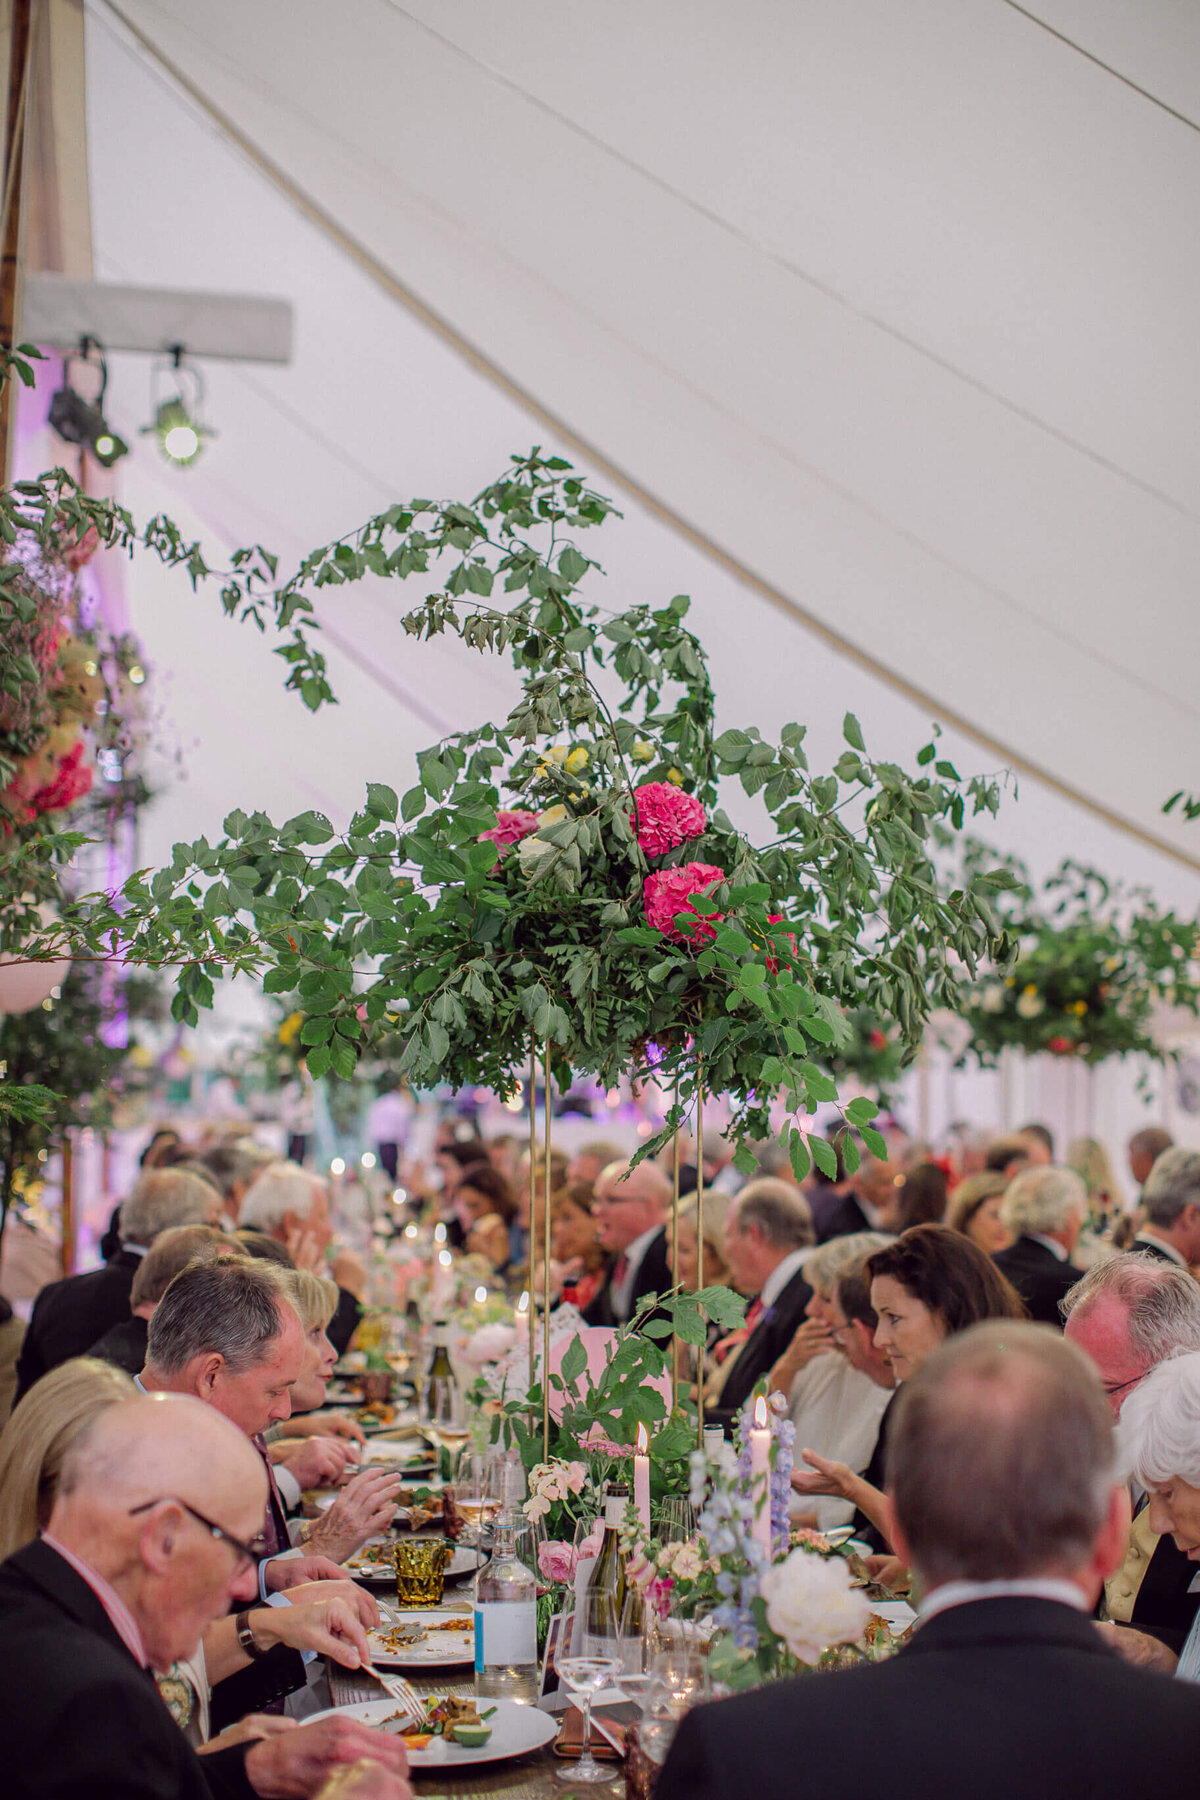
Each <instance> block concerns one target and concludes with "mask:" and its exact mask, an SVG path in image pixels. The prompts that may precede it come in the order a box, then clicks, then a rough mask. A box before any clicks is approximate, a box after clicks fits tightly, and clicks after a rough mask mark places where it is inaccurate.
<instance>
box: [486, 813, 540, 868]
mask: <svg viewBox="0 0 1200 1800" xmlns="http://www.w3.org/2000/svg"><path fill="white" fill-rule="evenodd" d="M537 828H538V816H537V814H536V813H535V812H522V811H520V810H518V811H516V812H505V811H504V810H503V808H501V810H500V811H499V812H498V813H497V814H496V823H495V824H494V825H493V826H492V829H491V830H490V831H481V832H480V834H479V838H480V842H482V841H483V839H484V838H489V839H490V840H491V842H492V843H493V844H498V845H499V847H500V854H501V856H503V855H504V852H505V851H506V850H507V849H509V848H510V847H511V846H512V845H513V844H519V843H520V841H521V839H522V838H524V837H528V836H529V834H530V833H531V832H533V831H536V830H537Z"/></svg>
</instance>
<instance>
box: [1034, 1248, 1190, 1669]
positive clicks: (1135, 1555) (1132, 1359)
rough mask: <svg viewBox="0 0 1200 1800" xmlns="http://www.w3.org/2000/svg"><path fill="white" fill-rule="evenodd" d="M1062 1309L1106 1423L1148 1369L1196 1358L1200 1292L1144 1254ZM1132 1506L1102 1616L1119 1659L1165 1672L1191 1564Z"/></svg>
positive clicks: (1116, 1264) (1177, 1639)
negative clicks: (1097, 1386)
mask: <svg viewBox="0 0 1200 1800" xmlns="http://www.w3.org/2000/svg"><path fill="white" fill-rule="evenodd" d="M1065 1311H1066V1335H1067V1337H1068V1338H1069V1339H1070V1341H1071V1342H1072V1343H1073V1344H1077V1345H1078V1346H1079V1348H1080V1349H1081V1350H1082V1351H1084V1352H1085V1354H1086V1355H1088V1356H1089V1357H1090V1358H1091V1360H1092V1361H1093V1362H1094V1363H1095V1365H1096V1368H1097V1370H1098V1371H1099V1374H1100V1380H1101V1382H1102V1384H1103V1387H1104V1392H1105V1394H1106V1395H1107V1396H1108V1404H1109V1407H1110V1408H1111V1410H1112V1413H1113V1416H1114V1418H1116V1417H1118V1416H1119V1415H1120V1411H1121V1407H1122V1406H1123V1405H1124V1403H1125V1401H1126V1399H1127V1398H1128V1397H1129V1395H1130V1394H1131V1393H1133V1391H1134V1390H1135V1388H1137V1387H1138V1385H1139V1384H1140V1383H1141V1382H1142V1381H1144V1380H1145V1378H1146V1376H1147V1375H1148V1374H1149V1373H1150V1371H1151V1369H1153V1368H1155V1367H1157V1365H1158V1364H1159V1363H1160V1362H1165V1361H1167V1360H1168V1359H1169V1358H1170V1357H1172V1356H1178V1355H1181V1354H1184V1353H1187V1352H1190V1351H1196V1350H1200V1285H1198V1284H1197V1283H1196V1281H1194V1280H1193V1278H1192V1276H1191V1274H1190V1272H1189V1271H1188V1270H1187V1269H1182V1268H1179V1267H1177V1266H1176V1265H1174V1264H1173V1263H1172V1262H1170V1261H1169V1260H1163V1259H1160V1258H1158V1257H1154V1256H1150V1255H1148V1254H1147V1253H1145V1252H1140V1253H1138V1252H1133V1251H1130V1252H1128V1253H1127V1254H1126V1255H1124V1256H1110V1257H1107V1258H1105V1259H1104V1260H1103V1261H1101V1262H1097V1263H1093V1265H1092V1267H1091V1268H1090V1269H1089V1270H1088V1272H1087V1274H1086V1275H1084V1276H1083V1277H1082V1279H1081V1280H1080V1281H1078V1282H1077V1283H1076V1285H1075V1287H1073V1288H1072V1290H1071V1292H1070V1294H1069V1295H1068V1296H1067V1300H1066V1303H1065ZM1131 1498H1132V1500H1133V1503H1134V1507H1135V1511H1137V1516H1136V1517H1135V1519H1134V1522H1133V1530H1132V1531H1131V1532H1130V1537H1129V1546H1128V1549H1127V1550H1126V1553H1125V1559H1124V1561H1123V1562H1122V1564H1121V1567H1120V1568H1119V1569H1117V1570H1116V1572H1115V1573H1114V1574H1113V1575H1111V1576H1110V1577H1109V1579H1108V1581H1107V1582H1106V1583H1105V1598H1104V1606H1103V1611H1104V1613H1105V1614H1106V1616H1107V1617H1108V1618H1109V1619H1112V1620H1116V1621H1118V1622H1119V1623H1120V1625H1121V1626H1122V1628H1123V1629H1122V1630H1121V1631H1120V1632H1119V1634H1118V1638H1117V1642H1118V1646H1119V1648H1120V1649H1121V1650H1122V1652H1123V1653H1124V1654H1125V1655H1128V1656H1129V1657H1131V1658H1133V1659H1136V1660H1139V1661H1142V1662H1145V1663H1149V1664H1154V1665H1157V1666H1159V1667H1170V1666H1172V1665H1173V1662H1174V1658H1175V1655H1176V1654H1177V1653H1178V1651H1179V1650H1180V1649H1181V1648H1182V1646H1183V1640H1184V1638H1185V1637H1186V1636H1187V1633H1188V1630H1189V1629H1190V1627H1191V1623H1192V1620H1193V1619H1194V1618H1195V1616H1196V1608H1197V1606H1198V1605H1200V1598H1198V1596H1197V1595H1196V1594H1194V1593H1192V1591H1191V1587H1192V1583H1193V1581H1195V1579H1196V1564H1195V1563H1194V1562H1189V1561H1188V1559H1187V1556H1186V1555H1185V1553H1184V1552H1183V1551H1182V1550H1179V1549H1177V1548H1176V1546H1175V1544H1174V1542H1173V1541H1172V1539H1171V1538H1169V1537H1158V1536H1156V1535H1155V1534H1154V1533H1153V1532H1151V1531H1150V1530H1149V1521H1148V1518H1147V1517H1146V1514H1145V1513H1144V1512H1142V1511H1141V1510H1140V1507H1141V1502H1142V1500H1143V1498H1144V1496H1142V1495H1141V1494H1139V1493H1134V1494H1133V1495H1132V1496H1131ZM1126 1627H1131V1628H1132V1629H1125V1628H1126ZM1162 1646H1165V1647H1166V1651H1167V1654H1166V1656H1163V1655H1162V1654H1161V1647H1162Z"/></svg>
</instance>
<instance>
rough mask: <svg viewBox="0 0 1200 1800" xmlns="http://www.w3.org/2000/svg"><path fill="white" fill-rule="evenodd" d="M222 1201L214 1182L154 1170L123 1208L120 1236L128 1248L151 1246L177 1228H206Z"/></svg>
mask: <svg viewBox="0 0 1200 1800" xmlns="http://www.w3.org/2000/svg"><path fill="white" fill-rule="evenodd" d="M220 1198H221V1195H220V1192H219V1190H218V1189H217V1187H216V1186H215V1184H214V1183H213V1182H211V1181H207V1180H205V1179H204V1178H203V1177H202V1176H200V1175H193V1174H192V1173H191V1171H190V1170H188V1169H151V1170H150V1172H149V1174H147V1175H143V1176H141V1177H140V1178H139V1179H138V1181H137V1183H136V1184H135V1186H134V1189H133V1192H132V1193H131V1194H130V1196H129V1198H128V1200H126V1201H125V1202H124V1203H123V1205H122V1207H121V1236H122V1237H123V1238H124V1239H125V1241H126V1243H129V1244H147V1245H149V1244H152V1243H153V1242H154V1240H155V1238H156V1237H158V1236H159V1235H160V1233H161V1232H164V1231H170V1230H171V1229H172V1227H173V1226H175V1225H203V1224H204V1223H205V1222H206V1221H207V1220H208V1219H209V1218H210V1217H211V1216H212V1213H213V1211H214V1210H216V1209H217V1208H218V1207H219V1202H220Z"/></svg>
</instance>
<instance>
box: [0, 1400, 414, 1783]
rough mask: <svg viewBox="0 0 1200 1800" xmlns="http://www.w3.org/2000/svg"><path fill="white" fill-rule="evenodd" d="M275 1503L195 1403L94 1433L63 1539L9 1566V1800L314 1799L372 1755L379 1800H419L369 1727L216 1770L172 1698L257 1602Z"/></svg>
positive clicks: (338, 1722)
mask: <svg viewBox="0 0 1200 1800" xmlns="http://www.w3.org/2000/svg"><path fill="white" fill-rule="evenodd" d="M265 1502H266V1473H265V1471H264V1468H263V1465H262V1462H261V1460H260V1459H259V1457H258V1456H257V1455H256V1453H255V1451H254V1449H253V1447H252V1445H251V1444H250V1443H249V1442H248V1441H247V1439H246V1438H245V1437H244V1436H243V1435H242V1434H241V1433H239V1432H238V1431H237V1430H236V1429H235V1428H234V1427H233V1426H232V1425H231V1424H230V1423H229V1422H228V1421H227V1420H225V1419H223V1418H221V1417H220V1415H219V1414H218V1413H217V1412H216V1411H215V1409H213V1408H211V1407H205V1406H202V1405H200V1404H199V1403H198V1402H197V1401H195V1400H188V1399H185V1398H182V1397H180V1396H174V1395H152V1396H148V1397H146V1398H145V1399H138V1400H131V1401H129V1402H128V1403H127V1404H125V1405H122V1406H114V1407H111V1408H108V1409H107V1410H106V1411H104V1412H103V1413H101V1414H100V1415H99V1416H98V1417H97V1419H96V1420H95V1421H94V1423H93V1424H92V1425H91V1426H90V1427H88V1428H86V1429H85V1430H84V1431H83V1432H81V1433H80V1434H79V1436H78V1437H77V1438H76V1439H75V1441H74V1442H73V1443H72V1445H71V1447H70V1449H69V1450H68V1452H67V1456H66V1458H65V1461H64V1464H63V1470H62V1476H61V1479H60V1482H59V1488H58V1496H57V1499H56V1501H55V1505H54V1510H53V1512H52V1513H51V1516H50V1521H49V1525H48V1528H47V1530H46V1531H45V1532H44V1534H43V1536H42V1537H41V1538H40V1539H38V1540H37V1541H36V1542H35V1543H32V1544H29V1545H27V1546H26V1547H25V1549H23V1550H19V1551H18V1552H17V1553H16V1555H15V1556H12V1557H10V1558H9V1559H8V1561H7V1562H6V1563H5V1564H4V1565H3V1566H2V1567H0V1615H2V1616H3V1618H4V1622H5V1631H4V1633H3V1635H2V1637H0V1740H2V1741H3V1743H4V1747H5V1772H4V1783H3V1789H4V1793H5V1796H6V1800H35V1796H36V1800H68V1797H69V1796H77V1795H79V1796H82V1795H85V1794H86V1795H96V1796H97V1800H100V1797H101V1796H104V1797H105V1800H107V1797H108V1796H112V1797H113V1800H116V1797H117V1796H119V1797H120V1800H224V1797H226V1796H229V1797H230V1800H233V1797H237V1800H245V1797H249V1796H255V1795H261V1796H268V1795H282V1794H293V1795H302V1796H304V1795H312V1794H316V1793H317V1791H318V1790H319V1789H320V1787H321V1786H322V1784H323V1783H324V1781H325V1779H326V1777H327V1776H328V1775H329V1774H330V1773H331V1771H333V1770H336V1769H338V1768H340V1767H342V1766H344V1765H346V1764H354V1763H356V1762H357V1761H358V1760H359V1759H360V1758H363V1757H369V1758H370V1759H372V1761H373V1762H374V1764H375V1765H377V1770H376V1773H375V1774H374V1775H373V1776H372V1782H373V1786H372V1788H371V1791H372V1792H373V1793H376V1794H388V1795H390V1796H393V1797H394V1800H409V1790H408V1787H407V1784H406V1783H405V1782H404V1781H403V1779H402V1777H403V1774H404V1770H405V1757H404V1751H403V1748H402V1746H401V1745H400V1743H399V1742H398V1741H397V1740H396V1739H394V1738H389V1737H386V1736H384V1735H383V1734H382V1733H378V1732H372V1731H369V1730H367V1729H366V1727H364V1726H362V1725H360V1724H358V1723H357V1722H356V1721H353V1720H350V1719H345V1718H330V1719H327V1720H324V1721H318V1722H316V1723H314V1724H312V1725H308V1726H301V1727H297V1728H296V1729H294V1730H290V1731H287V1732H284V1733H281V1734H280V1735H278V1736H271V1737H265V1738H262V1739H260V1740H258V1741H256V1742H251V1743H249V1744H246V1743H242V1744H239V1745H237V1746H235V1747H233V1748H231V1749H228V1750H220V1751H216V1752H214V1753H213V1754H211V1755H209V1756H206V1757H204V1759H203V1760H201V1759H200V1758H199V1757H198V1756H197V1755H196V1753H195V1751H194V1750H193V1749H192V1748H191V1746H190V1745H189V1743H188V1742H187V1739H186V1738H185V1737H184V1735H183V1733H182V1732H181V1731H180V1730H179V1729H178V1727H177V1726H176V1725H175V1723H174V1721H173V1719H172V1718H171V1715H170V1713H169V1712H168V1711H167V1709H166V1707H165V1706H164V1705H163V1704H162V1701H161V1700H160V1698H159V1696H158V1693H157V1691H156V1689H155V1686H154V1683H153V1681H152V1680H151V1679H150V1676H151V1673H152V1672H154V1671H158V1672H160V1673H163V1672H165V1671H167V1670H168V1669H169V1668H170V1667H171V1666H172V1664H173V1663H175V1662H177V1661H179V1660H180V1659H183V1658H186V1657H190V1656H192V1655H194V1653H195V1651H196V1647H197V1645H198V1643H199V1641H200V1638H201V1635H202V1634H203V1632H204V1630H205V1628H206V1627H207V1626H208V1625H209V1624H211V1622H212V1621H213V1620H214V1619H215V1618H217V1617H218V1616H219V1615H221V1614H222V1613H224V1612H225V1611H226V1610H227V1609H228V1608H229V1606H230V1605H231V1604H234V1605H236V1604H237V1603H238V1602H239V1601H240V1602H245V1601H248V1600H250V1599H251V1598H252V1596H253V1594H254V1593H255V1591H256V1588H257V1576H256V1572H255V1567H254V1555H255V1551H254V1546H253V1544H252V1543H251V1541H250V1540H251V1539H252V1537H253V1534H254V1532H255V1529H256V1528H257V1526H258V1524H259V1523H260V1521H261V1518H262V1513H263V1507H264V1505H265ZM381 1778H382V1782H383V1785H380V1782H381ZM353 1791H354V1790H353V1788H351V1789H350V1792H353ZM361 1791H363V1792H366V1791H367V1790H366V1789H365V1788H364V1789H363V1790H361Z"/></svg>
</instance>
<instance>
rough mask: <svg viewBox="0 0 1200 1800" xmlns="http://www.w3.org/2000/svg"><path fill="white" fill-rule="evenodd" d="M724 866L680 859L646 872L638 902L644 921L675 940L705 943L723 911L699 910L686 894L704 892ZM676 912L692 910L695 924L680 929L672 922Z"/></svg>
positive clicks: (713, 934)
mask: <svg viewBox="0 0 1200 1800" xmlns="http://www.w3.org/2000/svg"><path fill="white" fill-rule="evenodd" d="M724 879H725V871H724V869H718V868H717V867H716V866H715V865H714V864H713V863H695V862H693V863H684V865H683V867H682V868H681V869H656V870H655V871H654V873H653V875H647V877H646V881H645V885H644V886H643V888H642V905H643V906H644V907H645V910H646V923H647V925H653V927H654V929H655V931H661V932H662V933H663V935H664V937H669V938H672V939H673V940H674V942H675V943H677V944H688V943H691V944H697V945H699V944H706V943H709V942H710V941H711V940H712V939H713V938H714V937H716V935H717V926H718V924H719V923H720V921H721V920H722V919H723V918H724V916H725V915H724V913H707V914H703V913H700V912H698V911H697V909H696V908H695V907H694V906H693V905H692V904H691V902H690V900H689V899H688V895H689V894H704V893H707V892H708V890H709V888H714V887H716V885H717V883H718V882H721V881H724ZM676 913H695V914H696V924H695V925H693V926H691V927H690V929H685V930H683V931H680V930H678V929H677V928H676V925H675V915H676Z"/></svg>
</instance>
